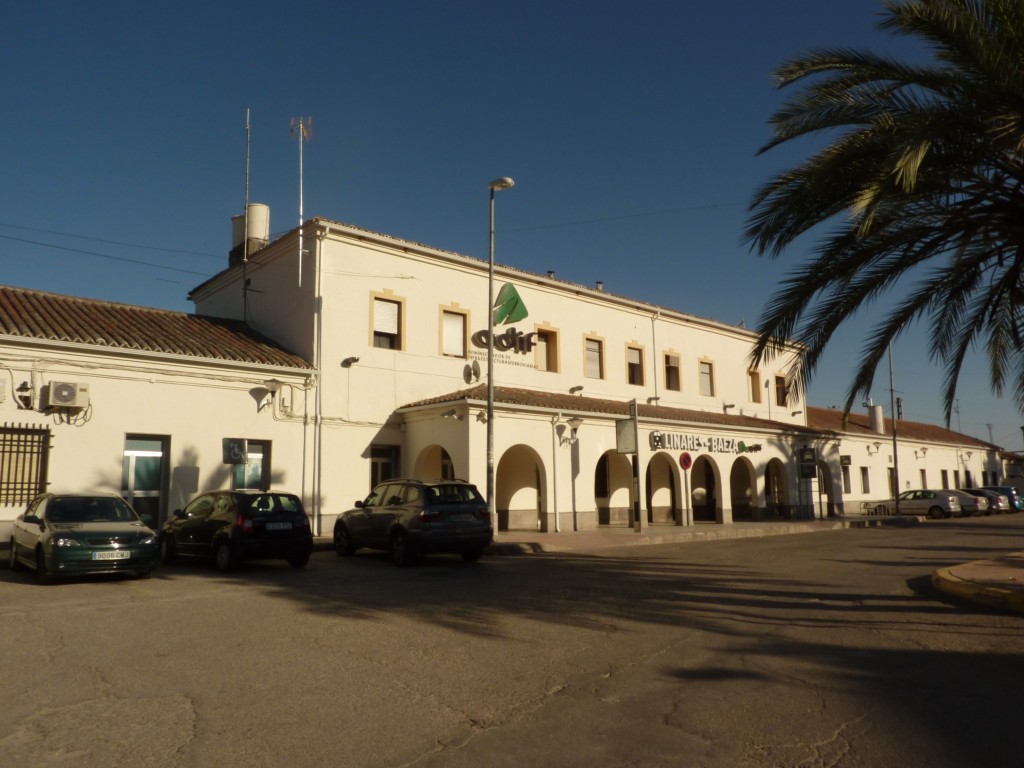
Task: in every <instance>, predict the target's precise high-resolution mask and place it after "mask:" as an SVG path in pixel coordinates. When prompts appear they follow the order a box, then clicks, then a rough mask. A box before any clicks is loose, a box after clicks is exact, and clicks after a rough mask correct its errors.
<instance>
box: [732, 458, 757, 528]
mask: <svg viewBox="0 0 1024 768" xmlns="http://www.w3.org/2000/svg"><path fill="white" fill-rule="evenodd" d="M729 496H730V497H731V499H732V519H733V520H754V519H755V518H756V517H758V514H757V472H756V471H755V470H754V465H753V464H752V463H751V462H750V459H748V458H746V457H745V456H740V457H739V458H737V459H736V461H734V462H733V464H732V469H730V470H729Z"/></svg>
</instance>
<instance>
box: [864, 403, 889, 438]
mask: <svg viewBox="0 0 1024 768" xmlns="http://www.w3.org/2000/svg"><path fill="white" fill-rule="evenodd" d="M868 418H869V419H870V420H871V431H872V432H874V433H875V434H878V435H884V434H885V414H884V413H883V412H882V406H880V405H872V406H869V407H868Z"/></svg>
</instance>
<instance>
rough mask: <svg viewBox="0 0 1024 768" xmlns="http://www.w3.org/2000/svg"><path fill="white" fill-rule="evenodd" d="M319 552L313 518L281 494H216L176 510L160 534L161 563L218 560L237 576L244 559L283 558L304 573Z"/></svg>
mask: <svg viewBox="0 0 1024 768" xmlns="http://www.w3.org/2000/svg"><path fill="white" fill-rule="evenodd" d="M312 551H313V535H312V532H311V531H310V527H309V518H307V517H306V511H305V510H304V509H303V507H302V502H301V501H300V500H299V497H298V496H296V495H295V494H292V493H280V492H278V491H210V492H208V493H204V494H202V495H200V496H197V497H196V498H195V499H193V500H192V502H191V503H190V504H189V505H188V506H187V507H185V509H183V510H182V509H178V510H175V512H174V514H173V515H172V516H171V517H170V518H169V519H168V520H167V522H166V523H165V524H164V527H163V528H162V529H161V531H160V559H161V560H163V562H165V563H171V562H173V561H174V560H175V559H176V558H177V557H178V556H179V555H193V556H198V557H206V558H210V559H212V560H213V562H214V563H215V564H216V566H217V568H219V569H220V570H221V571H231V570H234V569H235V568H236V567H238V564H239V563H241V562H242V561H243V560H267V559H272V558H283V559H284V560H287V561H288V564H289V565H291V567H292V568H302V567H303V566H304V565H305V564H306V563H307V562H308V561H309V556H310V554H311V553H312Z"/></svg>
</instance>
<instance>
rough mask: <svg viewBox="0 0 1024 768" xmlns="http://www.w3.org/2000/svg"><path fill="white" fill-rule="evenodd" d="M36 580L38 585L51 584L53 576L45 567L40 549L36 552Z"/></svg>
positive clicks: (44, 558) (44, 556)
mask: <svg viewBox="0 0 1024 768" xmlns="http://www.w3.org/2000/svg"><path fill="white" fill-rule="evenodd" d="M36 580H37V581H38V582H39V583H40V584H51V583H53V574H52V573H50V569H49V568H47V567H46V555H44V554H43V549H42V547H40V548H39V549H37V550H36Z"/></svg>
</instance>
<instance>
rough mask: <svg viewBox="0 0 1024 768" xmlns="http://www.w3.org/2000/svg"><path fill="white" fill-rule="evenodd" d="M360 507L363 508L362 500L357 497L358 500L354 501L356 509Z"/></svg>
mask: <svg viewBox="0 0 1024 768" xmlns="http://www.w3.org/2000/svg"><path fill="white" fill-rule="evenodd" d="M362 508H363V500H362V499H359V501H357V502H356V509H362Z"/></svg>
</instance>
